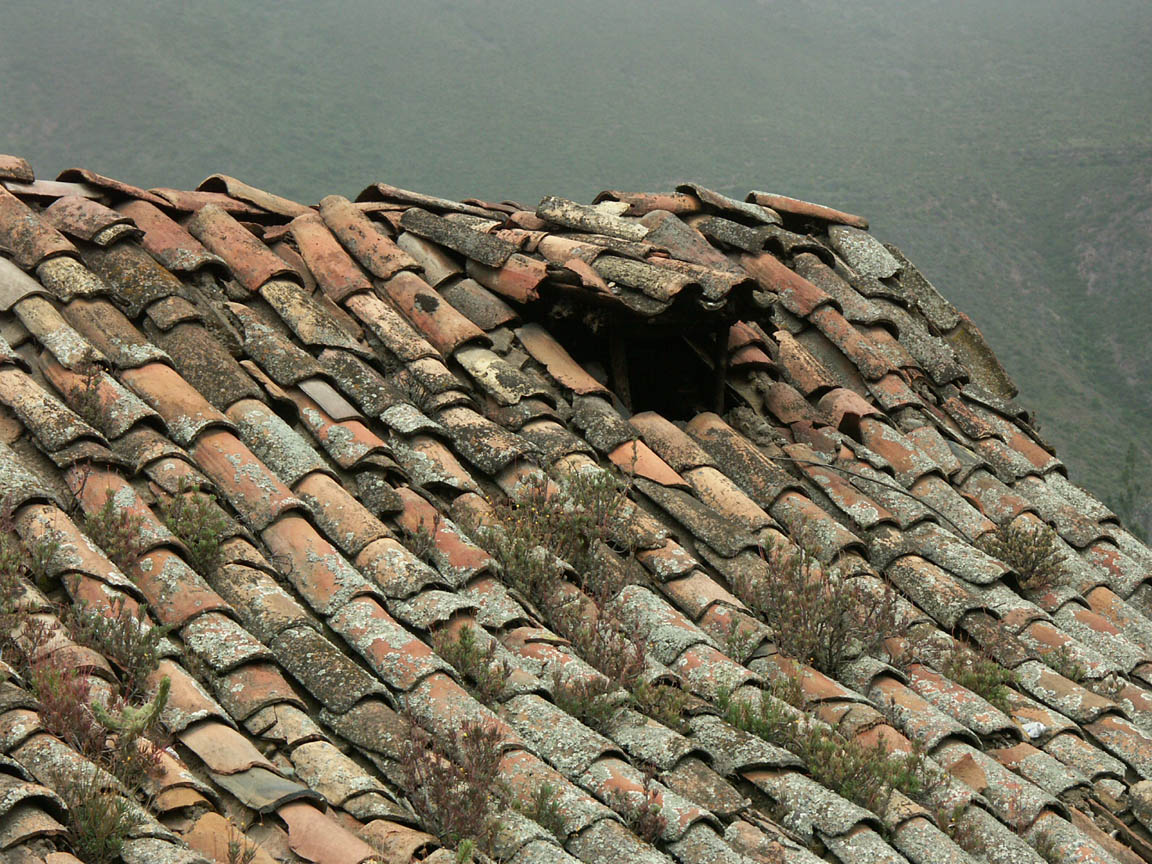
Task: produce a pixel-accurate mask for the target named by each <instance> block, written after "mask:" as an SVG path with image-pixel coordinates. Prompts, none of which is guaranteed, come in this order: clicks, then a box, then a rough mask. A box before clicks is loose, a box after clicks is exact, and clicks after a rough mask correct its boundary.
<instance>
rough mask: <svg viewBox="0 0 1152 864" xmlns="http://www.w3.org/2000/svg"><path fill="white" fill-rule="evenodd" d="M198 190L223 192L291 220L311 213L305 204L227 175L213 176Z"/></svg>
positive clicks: (198, 187)
mask: <svg viewBox="0 0 1152 864" xmlns="http://www.w3.org/2000/svg"><path fill="white" fill-rule="evenodd" d="M196 190H197V191H199V192H223V193H224V194H226V195H228V196H229V197H232V198H236V199H239V200H240V201H246V202H248V203H249V204H253V205H255V206H257V207H259V208H260V209H262V210H267V211H268V212H270V213H276V214H278V215H280V216H287V217H289V218H291V217H293V216H299V215H300V214H301V213H309V212H311V210H310V209H309V208H308V207H305V206H304V205H303V204H297V203H296V202H295V201H290V200H289V199H287V198H283V197H281V196H279V195H274V194H273V193H271V192H265V191H264V190H263V189H257V188H256V187H255V186H249V185H248V184H247V183H245V182H244V181H242V180H237V179H236V178H235V177H229V176H228V175H227V174H213V175H212V176H211V177H208V178H207V179H206V180H204V182H203V183H201V184H200V185H199V186H197V187H196Z"/></svg>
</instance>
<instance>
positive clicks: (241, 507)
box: [191, 430, 303, 530]
mask: <svg viewBox="0 0 1152 864" xmlns="http://www.w3.org/2000/svg"><path fill="white" fill-rule="evenodd" d="M191 453H192V456H193V457H194V458H195V459H196V463H197V464H198V465H199V466H200V467H201V468H202V469H203V471H204V473H205V474H207V475H208V476H209V477H211V478H212V480H213V482H214V483H216V485H217V486H218V487H219V489H220V491H221V492H222V493H223V495H224V497H225V498H226V499H228V502H229V503H230V504H231V505H232V506H233V507H235V508H236V511H237V512H238V513H239V514H240V515H241V517H242V518H243V519H244V520H245V522H246V523H247V524H248V525H250V526H251V527H252V528H254V529H256V530H263V529H264V528H265V527H267V526H268V525H269V524H270V523H271V522H273V521H274V520H275V519H277V518H278V517H280V516H281V515H283V514H285V513H287V512H290V511H292V510H296V509H303V504H302V503H301V502H300V499H298V498H296V497H295V496H294V495H293V494H292V491H291V490H290V489H289V488H288V487H287V486H285V485H284V484H283V483H282V482H280V479H279V478H278V477H276V475H275V474H273V473H272V472H271V471H270V470H268V468H267V466H265V465H264V463H263V462H261V461H260V460H259V459H257V458H256V456H255V454H254V453H253V452H252V451H251V450H249V449H248V448H247V447H246V446H245V445H244V444H243V443H242V442H241V441H240V439H239V438H237V437H236V436H235V435H233V434H232V433H231V432H229V431H226V430H209V431H207V432H205V433H204V434H202V435H201V436H200V437H199V438H198V439H197V440H196V443H195V444H194V445H193V447H192V449H191Z"/></svg>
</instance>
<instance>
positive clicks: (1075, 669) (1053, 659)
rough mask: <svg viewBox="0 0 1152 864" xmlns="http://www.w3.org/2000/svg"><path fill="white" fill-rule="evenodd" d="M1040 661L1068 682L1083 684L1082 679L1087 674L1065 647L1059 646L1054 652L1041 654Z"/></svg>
mask: <svg viewBox="0 0 1152 864" xmlns="http://www.w3.org/2000/svg"><path fill="white" fill-rule="evenodd" d="M1040 659H1041V660H1042V661H1043V662H1044V665H1046V666H1047V667H1048V668H1049V669H1052V670H1053V671H1055V672H1057V673H1058V674H1060V675H1063V676H1064V677H1065V678H1067V679H1068V680H1069V681H1074V682H1075V683H1077V684H1082V683H1084V677H1085V675H1086V674H1087V673H1086V672H1085V669H1084V667H1083V666H1081V665H1080V664H1079V663H1078V662H1077V661H1076V657H1075V655H1074V654H1073V653H1072V651H1070V650H1069V649H1068V646H1067V645H1061V646H1060V647H1059V648H1057V649H1055V650H1054V651H1044V652H1041V654H1040Z"/></svg>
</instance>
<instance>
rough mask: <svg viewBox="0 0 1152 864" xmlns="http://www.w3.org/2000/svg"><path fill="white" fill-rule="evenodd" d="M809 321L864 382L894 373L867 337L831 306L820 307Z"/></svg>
mask: <svg viewBox="0 0 1152 864" xmlns="http://www.w3.org/2000/svg"><path fill="white" fill-rule="evenodd" d="M809 320H811V322H812V323H813V324H815V325H816V327H817V328H819V330H820V332H821V333H823V334H824V335H825V336H827V337H828V340H829V341H830V342H832V344H833V345H835V346H836V347H837V348H839V349H840V350H841V351H842V352H843V353H844V356H845V357H847V358H848V359H849V360H851V361H852V363H853V364H854V365H855V366H856V368H857V369H858V370H859V372H860V374H861V375H863V376H864V378H865V379H866V380H868V381H875V380H877V379H879V378H882V377H884V375H886V374H887V373H889V372H892V371H894V370H893V368H892V365H891V364H890V363H889V362H888V361H887V360H886V359H884V356H883V355H882V354H881V353H880V352H879V351H878V350H876V348H875V347H873V345H872V344H871V343H870V342H869V341H868V339H867V337H865V336H864V334H863V333H861V332H860V331H859V330H857V329H856V328H855V327H853V326H852V324H850V323H849V322H848V320H847V319H846V318H845V317H844V316H843V315H841V314H840V313H839V312H837V311H836V310H835V309H833V308H832V307H831V306H822V307H820V308H819V309H817V310H816V311H815V312H813V313H812V314H811V316H810V319H809Z"/></svg>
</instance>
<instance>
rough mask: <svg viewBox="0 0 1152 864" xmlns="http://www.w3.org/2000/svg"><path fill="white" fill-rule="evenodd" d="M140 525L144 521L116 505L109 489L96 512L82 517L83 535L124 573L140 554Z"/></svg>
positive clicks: (141, 550)
mask: <svg viewBox="0 0 1152 864" xmlns="http://www.w3.org/2000/svg"><path fill="white" fill-rule="evenodd" d="M143 524H144V520H143V519H142V518H141V517H140V516H139V515H137V514H134V513H132V511H130V510H127V509H125V508H123V507H121V506H119V505H118V504H116V500H115V495H114V494H113V492H112V490H111V489H109V490H108V491H107V494H106V495H105V496H104V504H103V505H102V506H101V507H100V509H99V510H97V511H96V512H95V513H89V514H87V515H86V516H85V517H84V533H85V534H87V535H88V536H89V537H91V538H92V539H93V540H94V541H95V543H96V545H97V546H99V547H100V548H101V549H102V550H103V551H104V554H105V555H107V556H108V558H109V560H111V561H112V563H114V564H115V565H116V566H117V567H119V568H120V569H121V570H124V571H127V570H129V569H130V568H131V567H132V565H134V564H135V563H136V561H137V560H138V559H139V558H140V554H141V553H142V552H143V551H144V550H143V547H142V546H141V542H140V536H141V535H140V529H141V527H142V526H143Z"/></svg>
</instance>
